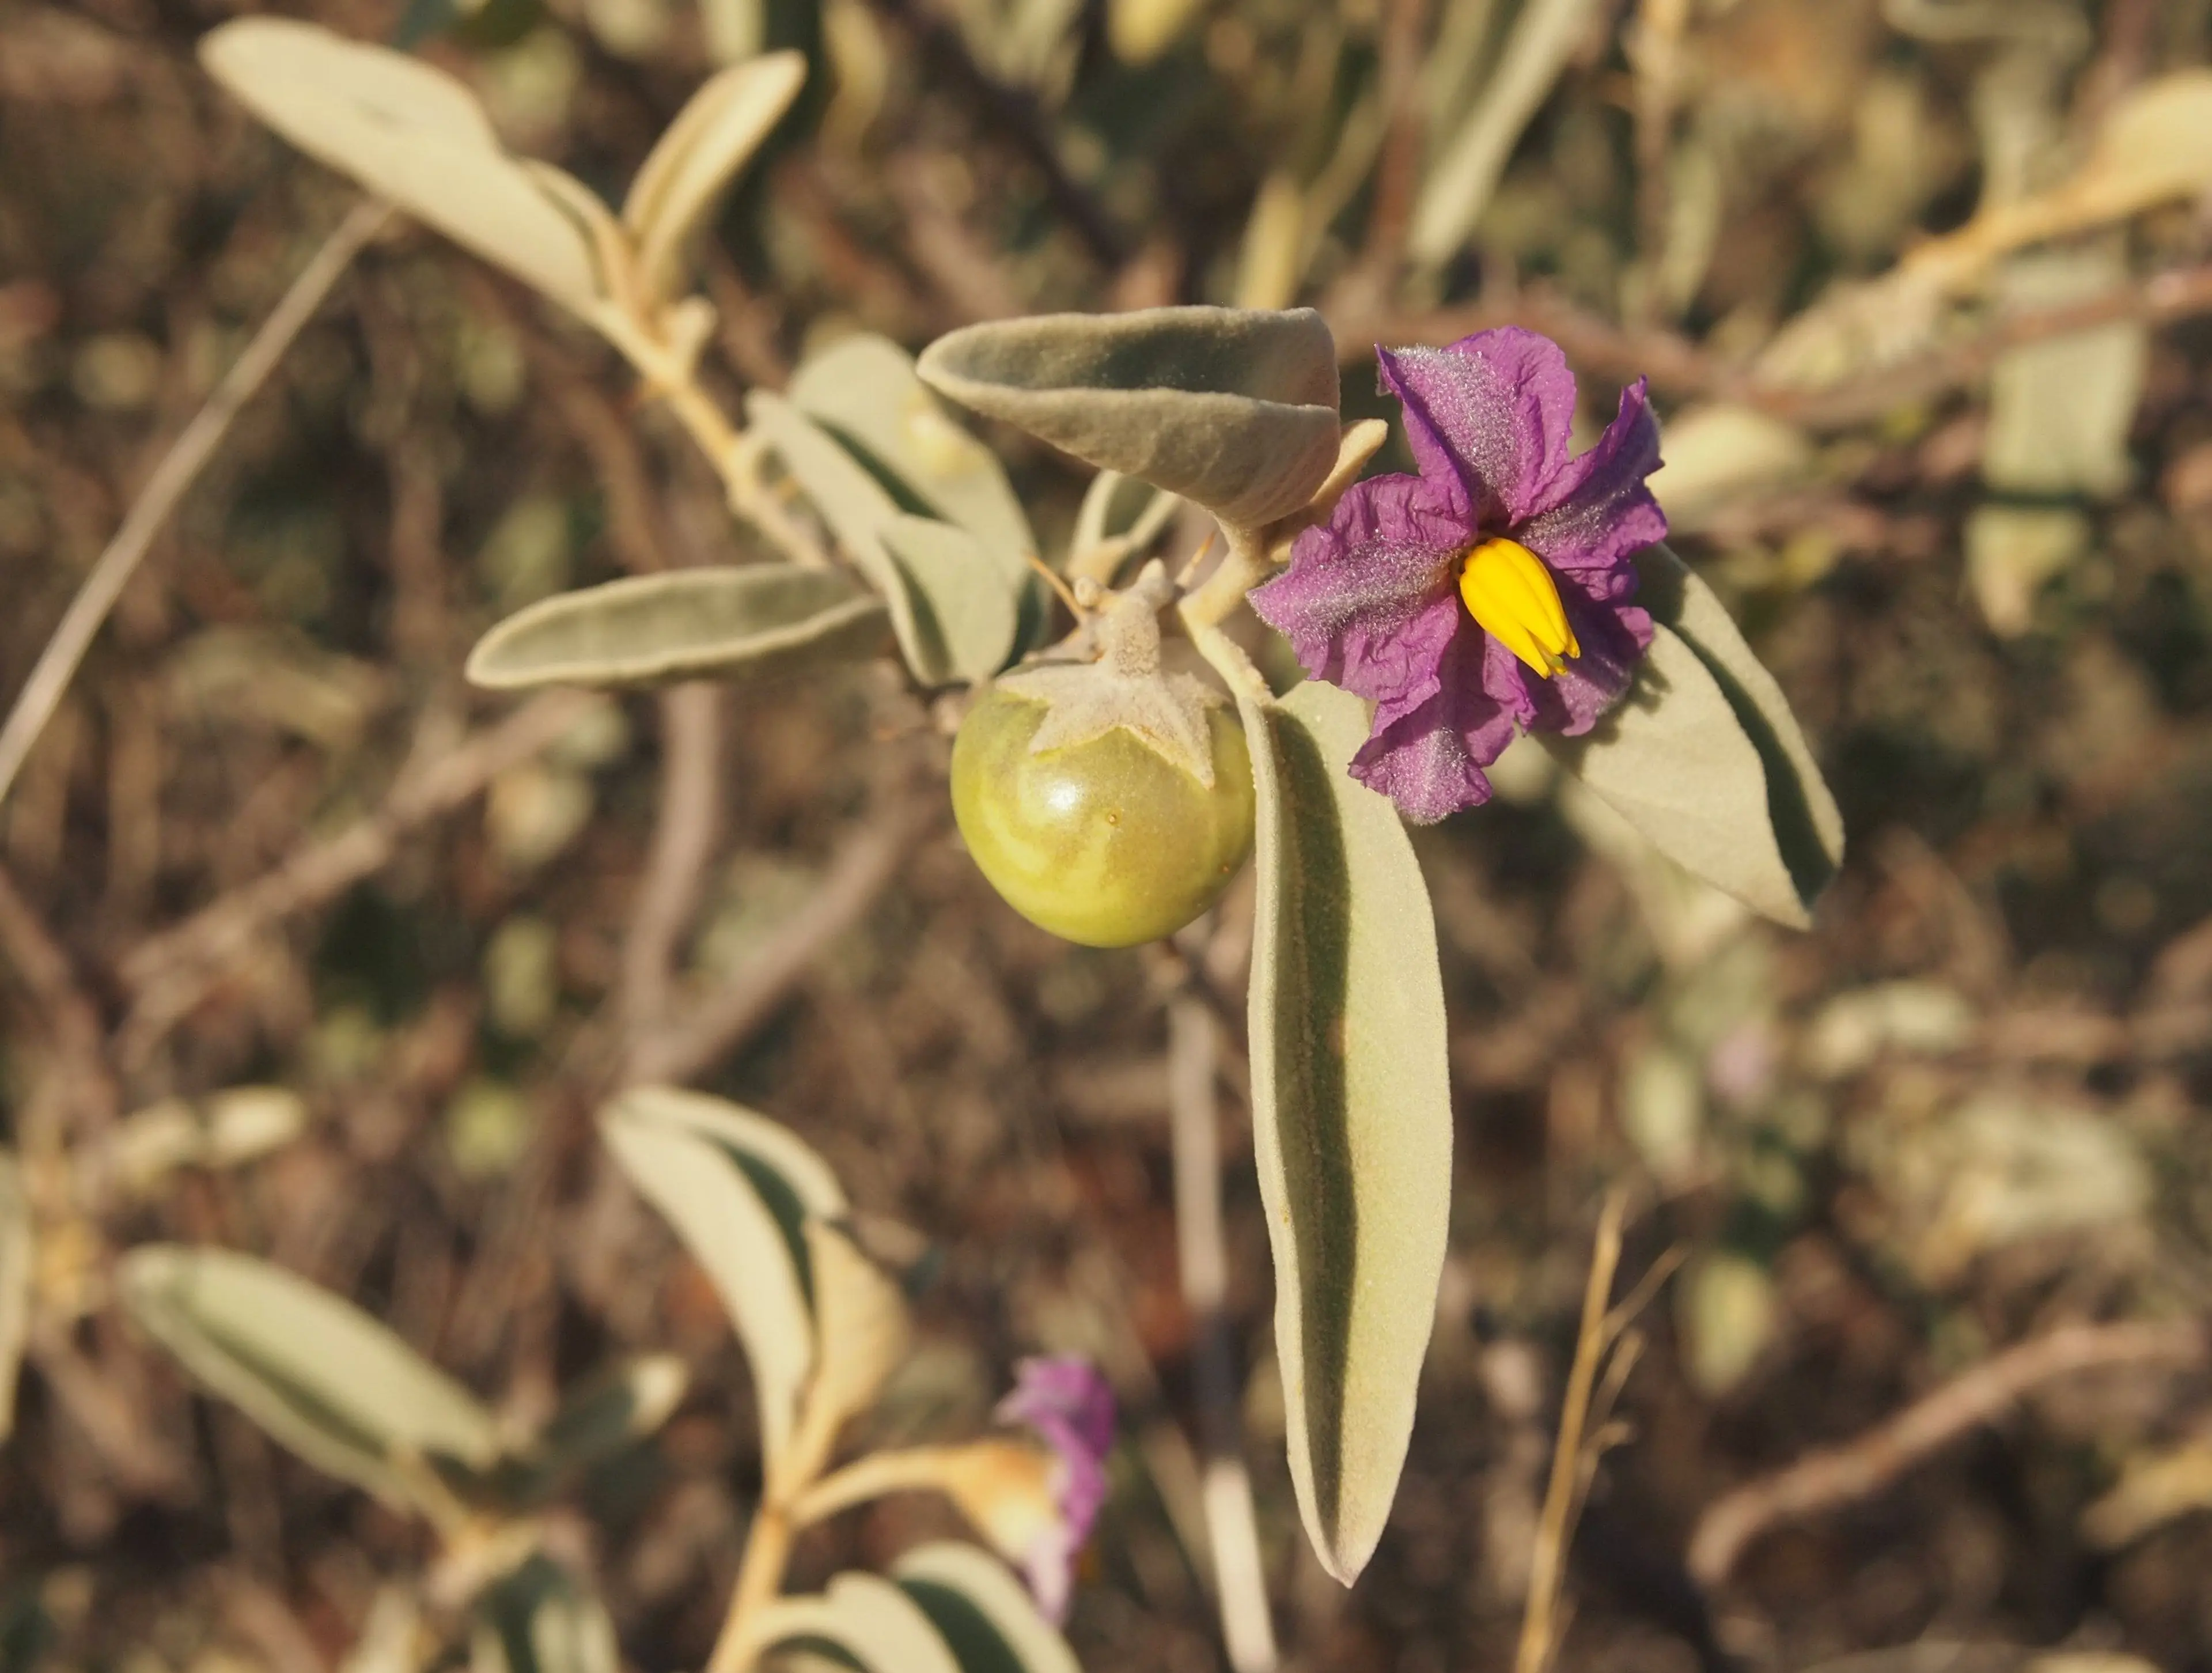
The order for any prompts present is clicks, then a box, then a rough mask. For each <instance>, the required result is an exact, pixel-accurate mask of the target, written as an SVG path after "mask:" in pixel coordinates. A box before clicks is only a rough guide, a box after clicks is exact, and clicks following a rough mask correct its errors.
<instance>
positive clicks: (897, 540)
mask: <svg viewBox="0 0 2212 1673" xmlns="http://www.w3.org/2000/svg"><path fill="white" fill-rule="evenodd" d="M883 542H884V550H885V551H888V552H889V553H890V556H891V558H892V561H893V562H895V563H896V564H897V565H898V567H899V569H900V571H901V572H902V575H904V577H905V580H906V583H907V585H908V587H910V588H911V589H912V591H913V593H914V598H915V630H916V634H917V636H918V637H919V638H920V640H921V643H922V645H923V647H924V648H925V662H926V666H928V667H929V668H930V669H932V670H940V669H941V670H942V671H943V672H942V673H941V674H939V675H938V677H937V678H934V679H932V680H931V681H930V682H929V683H930V684H942V683H943V680H944V678H945V676H948V675H949V676H950V677H951V678H955V679H963V680H966V681H968V682H969V684H974V683H975V681H977V680H981V679H987V678H990V677H991V676H992V675H993V674H994V673H996V672H998V671H999V670H1000V669H1001V668H1003V667H1005V666H1006V660H1007V658H1008V657H1010V656H1011V655H1012V654H1013V649H1014V642H1015V639H1016V637H1017V636H1018V633H1019V631H1020V627H1021V609H1020V605H1018V603H1017V601H1016V591H1015V589H1014V588H1012V587H1008V586H1007V585H1006V583H1005V581H1004V579H1003V577H1002V576H1001V575H999V574H997V573H994V566H993V565H992V563H991V561H990V559H989V558H988V557H986V556H985V555H984V552H983V549H982V547H981V546H980V545H978V544H976V542H975V537H974V536H973V535H971V534H969V532H967V531H966V530H965V529H962V528H957V527H955V526H953V525H952V524H951V523H940V522H939V521H937V520H935V519H934V518H930V517H909V516H906V515H903V514H902V515H900V516H897V517H894V518H893V519H891V520H890V522H888V523H886V524H884V530H883Z"/></svg>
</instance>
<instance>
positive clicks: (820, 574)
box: [468, 563, 890, 691]
mask: <svg viewBox="0 0 2212 1673" xmlns="http://www.w3.org/2000/svg"><path fill="white" fill-rule="evenodd" d="M889 631H890V617H889V616H888V615H887V614H886V612H885V611H884V603H883V600H882V599H878V598H876V597H875V596H873V595H872V594H871V593H869V592H868V591H867V590H866V588H865V587H860V586H859V585H857V584H855V583H854V581H851V580H850V579H848V577H846V576H844V575H839V574H836V572H835V571H832V570H827V569H802V568H800V567H799V566H798V565H796V564H790V563H759V564H749V565H747V566H745V567H744V568H742V569H676V570H671V571H670V572H669V573H667V574H665V575H633V576H630V577H629V578H627V579H625V580H623V581H608V582H606V583H605V585H603V586H599V587H582V588H580V589H579V590H577V591H575V592H573V593H555V594H554V595H553V596H552V597H551V598H550V599H540V600H539V601H538V603H536V604H533V605H530V606H528V607H527V608H526V609H523V610H520V611H516V612H515V613H514V614H513V615H512V616H510V617H507V619H506V620H505V621H503V622H501V624H499V625H498V626H497V627H495V628H494V629H492V630H491V631H490V632H489V633H487V634H485V635H484V636H483V638H482V639H480V640H478V641H477V647H476V648H475V649H474V650H473V651H471V652H470V653H469V662H468V676H469V678H470V679H471V681H472V682H474V683H475V684H478V685H481V686H483V687H485V688H486V689H487V690H494V691H514V690H526V689H528V688H530V687H532V686H539V685H597V686H631V685H657V684H666V683H667V682H669V681H671V680H683V679H764V678H769V677H771V676H773V675H777V674H784V673H790V672H794V671H796V670H799V669H802V668H809V667H814V666H819V665H821V664H824V663H830V662H850V661H856V660H860V659H862V658H865V657H866V656H868V655H870V654H872V653H873V652H874V651H875V650H876V649H877V648H878V647H880V646H882V645H883V644H884V642H885V639H886V637H887V636H888V634H889Z"/></svg>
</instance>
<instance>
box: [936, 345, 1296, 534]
mask: <svg viewBox="0 0 2212 1673" xmlns="http://www.w3.org/2000/svg"><path fill="white" fill-rule="evenodd" d="M915 369H916V370H917V371H918V372H919V373H920V374H921V380H922V381H923V382H925V383H927V384H928V385H929V386H930V387H931V388H933V389H935V390H937V391H938V392H939V393H941V394H944V395H946V396H949V397H950V398H952V399H953V400H956V401H957V402H959V403H960V404H961V405H963V406H966V407H970V408H973V409H974V410H975V411H977V412H981V413H984V414H987V416H989V417H994V418H998V419H1001V420H1003V421H1004V422H1006V423H1010V424H1013V425H1016V426H1018V427H1019V428H1020V429H1025V430H1027V431H1029V432H1030V434H1031V435H1036V436H1041V437H1042V438H1043V439H1044V440H1045V441H1049V442H1051V443H1052V444H1053V445H1054V447H1059V448H1060V449H1062V450H1063V451H1064V452H1066V453H1073V454H1074V455H1075V456H1076V457H1077V458H1078V459H1083V460H1085V462H1086V463H1088V464H1091V465H1097V466H1098V467H1099V468H1101V469H1103V470H1112V471H1122V472H1123V473H1125V474H1126V475H1128V476H1133V477H1138V478H1142V479H1143V480H1145V481H1146V482H1149V483H1151V484H1153V485H1154V486H1155V487H1158V488H1164V489H1165V490H1168V491H1169V492H1170V493H1172V494H1180V495H1181V496H1182V497H1183V498H1185V499H1187V500H1191V501H1194V502H1196V503H1198V504H1200V505H1202V506H1204V507H1205V508H1206V509H1207V510H1209V511H1211V512H1212V513H1213V514H1215V515H1216V516H1218V517H1220V518H1222V519H1223V520H1226V521H1228V522H1231V523H1234V524H1241V525H1246V526H1258V525H1259V524H1261V523H1265V522H1267V521H1268V520H1271V519H1273V518H1276V517H1280V516H1283V515H1285V514H1287V513H1289V512H1291V511H1295V510H1297V508H1299V507H1300V506H1302V505H1304V503H1305V502H1306V501H1307V499H1308V498H1309V497H1310V496H1311V495H1312V493H1313V491H1314V490H1315V489H1316V488H1318V487H1320V486H1321V484H1322V480H1323V478H1326V477H1327V476H1328V471H1329V467H1330V466H1331V465H1334V464H1335V463H1336V451H1337V437H1338V433H1339V429H1340V426H1339V423H1338V421H1337V378H1336V345H1335V342H1334V339H1333V338H1331V337H1330V336H1329V333H1328V325H1325V324H1324V323H1323V322H1322V317H1321V315H1319V314H1318V313H1315V312H1314V311H1313V310H1312V309H1311V308H1296V309H1291V310H1289V311H1287V312H1283V313H1273V312H1256V311H1251V310H1247V309H1242V308H1221V307H1169V308H1146V309H1143V310H1140V311H1139V312H1137V313H1117V314H1091V313H1048V314H1040V315H1037V316H1036V317H1035V318H1032V319H1002V320H994V321H992V322H989V323H987V324H984V325H969V326H965V327H963V328H962V329H961V330H959V331H957V332H952V333H951V334H950V335H949V336H945V337H940V338H938V339H937V341H936V342H934V343H933V344H930V345H929V347H928V348H927V349H926V350H923V351H922V356H921V360H920V361H919V362H917V363H916V368H915Z"/></svg>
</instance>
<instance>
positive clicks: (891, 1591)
mask: <svg viewBox="0 0 2212 1673" xmlns="http://www.w3.org/2000/svg"><path fill="white" fill-rule="evenodd" d="M757 1642H758V1643H760V1644H761V1645H762V1646H769V1645H775V1644H793V1643H798V1644H807V1643H821V1644H827V1645H828V1646H830V1647H831V1648H832V1649H833V1650H835V1651H836V1652H839V1653H840V1654H842V1655H843V1656H845V1657H847V1658H850V1659H851V1660H852V1662H853V1663H854V1664H855V1665H856V1666H858V1667H859V1668H860V1670H861V1673H961V1667H960V1664H959V1663H958V1662H957V1661H955V1660H954V1659H953V1658H952V1652H951V1651H950V1650H948V1649H946V1648H945V1640H943V1639H942V1638H939V1636H938V1633H937V1628H936V1627H933V1626H932V1625H930V1621H929V1617H928V1616H927V1615H925V1614H923V1613H922V1610H921V1606H920V1605H919V1604H917V1603H915V1601H914V1599H912V1598H911V1597H908V1596H907V1595H906V1593H905V1592H904V1591H901V1590H900V1589H899V1588H898V1587H897V1586H895V1585H892V1584H891V1583H890V1581H889V1580H885V1579H878V1577H876V1576H875V1575H873V1574H860V1573H853V1574H840V1575H839V1576H837V1578H836V1579H834V1580H832V1581H830V1583H829V1591H826V1592H824V1593H822V1594H820V1595H818V1596H816V1597H780V1598H778V1599H777V1600H776V1601H775V1603H771V1604H769V1606H768V1608H767V1609H763V1611H762V1612H761V1621H760V1630H759V1634H758V1638H757Z"/></svg>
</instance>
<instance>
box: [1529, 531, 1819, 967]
mask: <svg viewBox="0 0 2212 1673" xmlns="http://www.w3.org/2000/svg"><path fill="white" fill-rule="evenodd" d="M1637 570H1638V577H1639V580H1640V581H1641V586H1640V587H1639V589H1638V593H1637V602H1638V603H1639V604H1641V605H1644V607H1645V608H1646V609H1648V610H1650V612H1651V617H1652V621H1653V623H1654V624H1655V625H1654V631H1653V636H1652V642H1651V648H1650V651H1649V652H1647V653H1646V654H1645V656H1644V662H1643V664H1642V666H1640V667H1639V668H1638V671H1637V676H1636V683H1635V684H1634V685H1632V686H1631V687H1630V688H1629V692H1628V695H1627V697H1625V698H1623V699H1622V700H1621V702H1620V704H1619V706H1618V707H1616V708H1615V709H1613V711H1612V712H1611V713H1609V714H1608V715H1607V716H1606V717H1605V718H1604V720H1602V721H1600V722H1599V723H1598V725H1597V726H1596V727H1595V729H1594V730H1592V731H1591V732H1590V733H1589V734H1587V735H1586V736H1584V737H1581V738H1562V737H1558V736H1555V735H1553V734H1551V733H1545V734H1542V737H1543V742H1544V745H1545V746H1546V747H1547V748H1548V749H1550V750H1551V751H1552V752H1553V754H1554V755H1556V756H1557V757H1559V760H1560V762H1561V763H1563V764H1564V765H1565V767H1566V768H1567V770H1569V771H1571V772H1572V773H1573V774H1574V775H1575V776H1577V778H1579V779H1581V780H1582V782H1583V783H1584V784H1586V785H1588V786H1589V788H1590V789H1592V790H1593V791H1595V793H1596V794H1597V795H1598V796H1599V797H1600V798H1601V800H1604V801H1605V802H1606V803H1607V805H1608V806H1611V807H1612V808H1613V811H1614V812H1617V813H1619V814H1620V816H1621V817H1622V818H1625V819H1626V820H1627V821H1628V822H1629V824H1632V825H1633V826H1635V828H1636V829H1637V830H1638V831H1640V832H1642V833H1643V835H1644V837H1645V839H1646V840H1648V841H1649V842H1650V843H1651V845H1652V846H1653V847H1655V848H1656V849H1658V850H1659V851H1660V852H1661V853H1662V854H1664V855H1666V856H1667V857H1668V859H1670V860H1673V861H1675V862H1676V863H1677V864H1678V865H1680V866H1681V867H1682V868H1683V869H1684V870H1686V871H1687V872H1689V873H1692V875H1693V876H1696V877H1699V878H1702V879H1705V881H1706V882H1708V883H1710V884H1711V885H1713V886H1714V887H1715V888H1717V889H1720V890H1722V891H1724V892H1726V893H1728V894H1731V895H1734V896H1735V897H1736V898H1737V899H1738V900H1740V901H1741V902H1743V903H1744V904H1745V905H1747V906H1749V907H1751V908H1753V910H1757V911H1759V912H1761V913H1764V914H1765V916H1768V917H1770V918H1772V919H1773V920H1774V921H1775V922H1778V923H1783V924H1787V925H1790V926H1791V927H1792V928H1801V929H1802V928H1805V927H1806V926H1807V925H1808V924H1809V923H1810V922H1812V909H1813V903H1814V902H1815V901H1816V900H1818V899H1819V898H1820V891H1822V890H1823V889H1825V888H1826V886H1827V885H1828V882H1829V880H1830V879H1832V878H1833V877H1834V876H1835V874H1836V869H1837V867H1838V866H1839V865H1841V864H1842V862H1843V853H1844V823H1843V815H1842V814H1841V813H1840V812H1838V810H1837V807H1836V802H1835V798H1834V797H1833V796H1832V795H1831V794H1829V793H1828V787H1827V783H1826V780H1824V779H1823V778H1822V777H1821V776H1820V766H1819V763H1816V762H1815V761H1814V759H1813V751H1812V749H1811V747H1810V746H1809V745H1808V744H1807V743H1806V741H1805V734H1804V733H1803V732H1802V731H1801V730H1800V729H1799V727H1798V725H1797V720H1796V715H1792V714H1791V713H1790V704H1789V701H1788V699H1787V698H1785V697H1784V696H1783V695H1782V688H1781V687H1780V686H1778V685H1777V684H1775V683H1774V676H1773V675H1771V674H1770V673H1769V672H1767V671H1766V669H1765V666H1762V665H1761V664H1760V662H1759V659H1758V658H1757V657H1755V656H1754V655H1753V654H1752V651H1751V647H1750V646H1749V645H1747V644H1746V643H1745V642H1744V638H1743V635H1742V633H1741V631H1740V630H1738V629H1737V627H1736V625H1735V621H1734V619H1733V618H1731V617H1729V613H1728V611H1727V610H1726V609H1725V608H1724V607H1723V605H1722V604H1721V601H1720V600H1719V599H1717V598H1716V597H1714V596H1713V592H1712V589H1711V587H1707V586H1706V585H1705V582H1704V581H1700V580H1699V578H1698V577H1697V576H1696V575H1692V574H1691V573H1690V571H1689V570H1688V569H1686V568H1684V567H1683V564H1682V562H1681V560H1680V558H1678V557H1675V556H1674V553H1673V552H1672V551H1668V549H1667V548H1666V547H1665V546H1663V545H1658V546H1652V547H1650V548H1648V549H1647V550H1646V551H1644V552H1643V553H1642V554H1640V555H1639V556H1638V558H1637Z"/></svg>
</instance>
